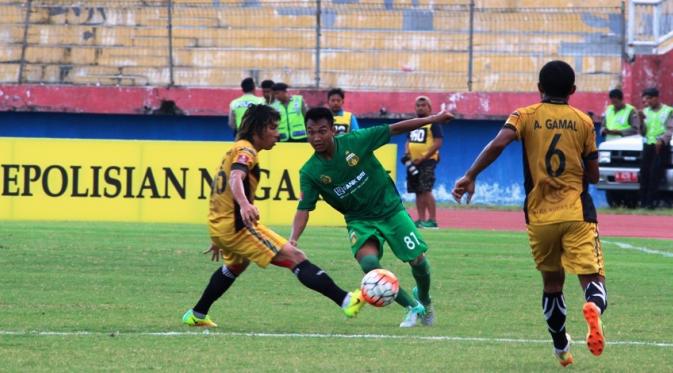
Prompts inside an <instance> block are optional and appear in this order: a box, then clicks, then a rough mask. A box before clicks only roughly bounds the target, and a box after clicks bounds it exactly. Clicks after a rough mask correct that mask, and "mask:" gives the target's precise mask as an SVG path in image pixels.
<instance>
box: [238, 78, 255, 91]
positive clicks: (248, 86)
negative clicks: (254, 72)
mask: <svg viewBox="0 0 673 373" xmlns="http://www.w3.org/2000/svg"><path fill="white" fill-rule="evenodd" d="M241 89H242V90H243V92H245V93H249V92H252V91H254V90H255V81H254V80H252V78H245V79H243V80H241Z"/></svg>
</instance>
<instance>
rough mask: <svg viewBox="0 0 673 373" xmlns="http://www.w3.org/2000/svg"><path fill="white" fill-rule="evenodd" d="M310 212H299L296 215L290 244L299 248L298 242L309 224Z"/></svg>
mask: <svg viewBox="0 0 673 373" xmlns="http://www.w3.org/2000/svg"><path fill="white" fill-rule="evenodd" d="M309 214H310V212H309V211H308V210H297V212H295V214H294V220H293V221H292V233H290V244H292V245H293V246H297V241H299V237H301V234H302V233H304V229H306V225H307V224H308V218H309Z"/></svg>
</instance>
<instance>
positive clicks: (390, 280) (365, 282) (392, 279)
mask: <svg viewBox="0 0 673 373" xmlns="http://www.w3.org/2000/svg"><path fill="white" fill-rule="evenodd" d="M360 289H361V290H362V297H363V298H365V300H366V301H367V303H369V304H371V305H372V306H375V307H383V306H387V305H389V304H390V303H392V302H393V301H394V300H395V297H396V296H397V292H398V291H399V290H400V282H399V281H398V280H397V276H395V274H393V273H392V272H390V271H388V270H385V269H381V268H379V269H375V270H372V271H370V272H369V273H367V274H366V275H365V277H364V278H362V284H361V285H360Z"/></svg>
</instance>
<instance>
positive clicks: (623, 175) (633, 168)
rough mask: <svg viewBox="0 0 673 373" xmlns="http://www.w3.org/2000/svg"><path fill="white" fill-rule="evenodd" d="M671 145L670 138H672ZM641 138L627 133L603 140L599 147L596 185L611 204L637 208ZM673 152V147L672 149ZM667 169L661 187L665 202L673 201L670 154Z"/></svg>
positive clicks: (672, 162)
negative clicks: (626, 134)
mask: <svg viewBox="0 0 673 373" xmlns="http://www.w3.org/2000/svg"><path fill="white" fill-rule="evenodd" d="M671 143H672V144H673V141H671ZM642 151H643V138H642V136H640V135H634V136H627V137H623V138H620V139H616V140H611V141H605V142H603V143H601V144H600V145H599V147H598V166H599V169H600V178H599V180H598V184H597V185H596V187H597V188H598V189H600V190H605V197H606V199H607V200H608V204H609V205H610V207H619V206H625V207H636V206H637V205H638V200H639V196H638V191H639V190H640V183H639V178H640V159H641V153H642ZM671 152H672V153H673V150H671ZM671 159H672V161H671V164H669V165H668V168H667V170H666V177H665V180H663V181H662V183H661V190H662V191H666V192H665V193H663V194H662V195H663V198H665V199H666V200H667V201H668V203H671V202H673V156H672V157H671Z"/></svg>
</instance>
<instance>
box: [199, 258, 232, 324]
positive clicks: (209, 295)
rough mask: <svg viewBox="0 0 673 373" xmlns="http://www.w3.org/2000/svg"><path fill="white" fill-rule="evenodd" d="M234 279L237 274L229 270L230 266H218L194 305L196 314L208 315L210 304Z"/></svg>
mask: <svg viewBox="0 0 673 373" xmlns="http://www.w3.org/2000/svg"><path fill="white" fill-rule="evenodd" d="M234 280H236V275H234V274H233V273H232V272H231V271H229V268H227V267H226V266H222V267H221V268H218V269H217V270H216V271H215V272H214V273H213V275H212V276H211V277H210V282H209V283H208V286H206V290H204V291H203V295H201V299H199V301H198V302H197V303H196V306H194V308H193V311H194V315H195V316H196V317H201V318H203V316H199V315H204V316H205V315H207V314H208V310H209V309H210V306H212V305H213V303H215V301H216V300H218V299H219V298H220V297H221V296H222V294H224V292H226V291H227V289H229V287H230V286H231V284H233V283H234Z"/></svg>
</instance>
